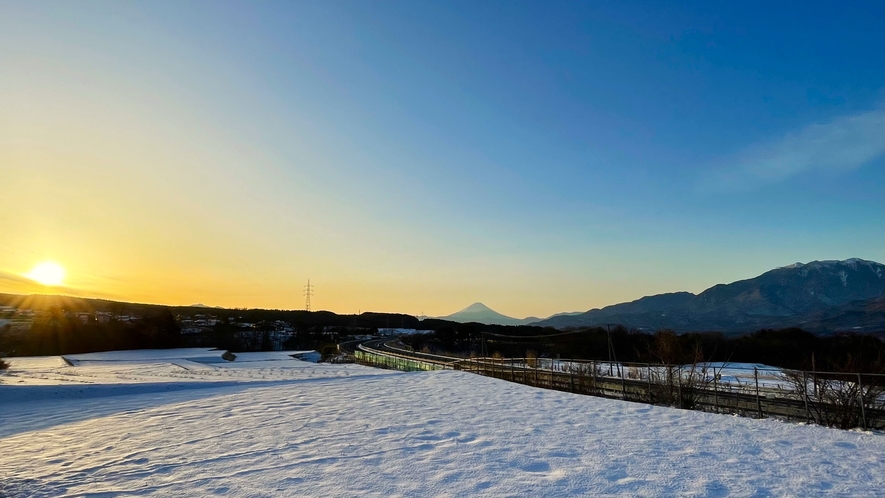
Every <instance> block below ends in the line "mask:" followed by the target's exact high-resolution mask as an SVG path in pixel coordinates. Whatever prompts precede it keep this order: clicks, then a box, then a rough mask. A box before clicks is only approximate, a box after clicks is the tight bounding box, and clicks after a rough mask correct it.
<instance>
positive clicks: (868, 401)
mask: <svg viewBox="0 0 885 498" xmlns="http://www.w3.org/2000/svg"><path fill="white" fill-rule="evenodd" d="M453 368H455V369H458V370H466V371H470V372H473V373H477V374H480V375H485V376H489V377H495V378H499V379H504V380H508V381H511V382H517V383H520V384H526V385H530V386H535V387H543V388H547V389H555V390H558V391H567V392H573V393H579V394H589V395H594V396H601V397H606V398H614V399H622V400H626V401H638V402H643V403H650V404H655V405H665V406H675V407H679V408H685V409H692V410H702V411H708V412H715V413H729V414H737V415H742V416H750V417H756V418H763V417H777V418H781V419H787V420H796V421H803V422H807V423H817V424H821V425H827V426H833V427H840V428H845V429H848V428H852V427H861V428H864V429H885V375H882V374H859V373H841V372H806V371H795V370H783V369H774V368H771V367H760V366H743V365H728V364H711V363H705V364H695V365H654V364H647V363H608V362H594V361H575V360H551V359H533V358H474V359H465V360H458V361H456V362H455V363H453Z"/></svg>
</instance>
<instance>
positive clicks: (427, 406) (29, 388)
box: [0, 350, 885, 497]
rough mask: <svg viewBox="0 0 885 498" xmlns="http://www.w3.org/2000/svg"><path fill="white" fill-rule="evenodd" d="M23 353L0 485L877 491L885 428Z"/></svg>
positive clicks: (308, 374)
mask: <svg viewBox="0 0 885 498" xmlns="http://www.w3.org/2000/svg"><path fill="white" fill-rule="evenodd" d="M218 353H219V352H208V351H206V350H175V351H164V352H125V353H100V354H94V355H73V356H68V357H66V358H67V360H68V361H65V360H63V359H61V358H59V357H47V358H27V359H12V361H11V362H10V363H11V364H12V367H11V369H10V371H9V372H7V373H4V374H0V495H3V494H5V495H6V496H8V497H19V496H22V497H25V496H27V497H31V496H45V497H56V496H143V495H154V496H215V495H218V496H250V497H251V496H384V497H389V496H403V497H413V496H459V497H460V496H557V497H558V496H710V497H716V496H719V497H721V496H760V497H761V496H797V497H806V496H851V497H865V496H882V494H883V489H885V436H883V435H881V434H871V433H862V432H848V431H841V430H835V429H827V428H823V427H816V426H804V425H797V424H791V423H782V422H778V421H774V420H752V419H746V418H737V417H730V416H722V415H713V414H706V413H700V412H692V411H683V410H676V409H670V408H662V407H654V406H648V405H643V404H638V403H627V402H621V401H616V400H607V399H601V398H594V397H586V396H579V395H572V394H568V393H563V392H555V391H546V390H541V389H535V388H531V387H527V386H522V385H518V384H512V383H508V382H505V381H500V380H496V379H491V378H487V377H481V376H477V375H472V374H470V373H467V372H461V371H436V372H413V373H400V372H393V371H386V370H375V369H371V368H367V367H361V366H358V365H329V364H312V363H306V362H301V361H297V360H292V359H289V358H288V357H287V356H285V355H279V354H274V353H269V354H256V355H254V356H251V355H242V356H238V358H237V361H235V362H232V363H228V362H218V361H217V360H216V357H217V356H218Z"/></svg>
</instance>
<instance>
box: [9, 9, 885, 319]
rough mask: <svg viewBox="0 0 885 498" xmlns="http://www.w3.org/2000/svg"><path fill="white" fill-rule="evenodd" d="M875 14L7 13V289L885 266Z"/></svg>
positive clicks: (75, 290) (180, 293)
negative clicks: (850, 262) (50, 270)
mask: <svg viewBox="0 0 885 498" xmlns="http://www.w3.org/2000/svg"><path fill="white" fill-rule="evenodd" d="M883 18H885V6H883V4H882V3H881V2H878V3H877V2H868V3H863V4H858V5H855V6H853V7H852V8H851V9H848V8H844V7H841V6H840V5H837V4H833V3H830V2H802V3H799V2H796V3H779V4H766V3H756V4H746V3H743V4H719V5H713V4H710V3H708V2H696V3H691V4H682V5H679V6H675V5H670V4H668V5H663V6H662V5H659V4H654V3H644V2H624V3H619V4H617V5H611V6H608V5H588V4H585V3H581V2H560V3H556V4H549V3H542V2H480V3H477V2H444V3H430V2H387V1H385V2H335V1H328V2H313V3H309V2H301V3H290V2H263V3H260V4H253V3H246V2H187V3H173V2H169V3H161V2H129V3H117V2H104V1H96V2H82V3H61V2H59V3H34V2H4V3H2V4H0V44H2V46H3V47H4V50H3V51H0V109H3V111H2V112H0V178H2V179H3V183H2V185H3V193H2V195H0V226H2V227H3V235H2V237H0V292H14V293H29V292H58V293H68V294H72V295H80V296H84V297H101V298H109V299H117V300H125V301H137V302H147V303H159V304H177V305H186V304H191V303H206V304H207V305H210V306H225V307H261V308H282V309H297V308H300V307H302V306H303V302H304V299H303V296H302V286H303V285H304V284H305V283H306V281H307V279H308V278H310V279H311V281H312V283H313V284H314V285H315V286H316V294H315V296H314V298H313V305H314V307H315V308H316V309H328V310H331V311H335V312H339V313H355V312H357V311H358V310H363V311H366V310H372V311H387V312H403V313H409V314H412V315H419V314H426V315H429V316H442V315H446V314H449V313H452V312H454V311H456V310H459V309H462V308H463V307H464V306H466V305H467V304H469V303H473V302H483V303H485V304H487V305H488V306H490V307H491V308H493V309H494V310H496V311H498V312H500V313H503V314H505V315H509V316H514V317H525V316H539V317H544V316H549V315H551V314H554V313H558V312H563V311H575V310H588V309H591V308H601V307H603V306H606V305H609V304H614V303H619V302H626V301H631V300H634V299H637V298H639V297H642V296H645V295H652V294H657V293H663V292H675V291H681V290H685V291H690V292H695V293H697V292H700V291H702V290H703V289H706V288H708V287H710V286H712V285H714V284H717V283H728V282H733V281H735V280H739V279H744V278H751V277H754V276H756V275H759V274H761V273H763V272H765V271H767V270H770V269H773V268H776V267H780V266H785V265H789V264H791V263H794V262H797V261H799V262H809V261H813V260H827V259H836V260H842V259H847V258H852V257H859V258H863V259H868V260H874V261H885V257H883V256H885V250H883V248H885V230H883V229H882V227H883V226H885V196H883V192H885V168H883V156H885V93H883V82H885V26H883V23H882V19H883ZM46 262H53V264H57V265H59V268H60V269H61V268H63V270H64V272H63V274H59V273H58V271H55V273H54V274H52V275H48V274H47V275H44V276H45V277H46V278H45V279H44V282H45V283H57V284H58V285H57V286H56V287H45V286H43V284H40V283H37V281H35V280H33V279H31V278H30V277H26V276H27V275H34V273H33V270H34V269H35V268H36V267H37V266H38V265H40V264H41V263H46ZM43 268H46V267H43ZM29 272H30V273H29ZM44 273H45V272H44ZM58 275H62V276H63V277H64V280H63V283H62V280H61V276H58ZM49 277H52V278H49ZM55 277H58V278H55Z"/></svg>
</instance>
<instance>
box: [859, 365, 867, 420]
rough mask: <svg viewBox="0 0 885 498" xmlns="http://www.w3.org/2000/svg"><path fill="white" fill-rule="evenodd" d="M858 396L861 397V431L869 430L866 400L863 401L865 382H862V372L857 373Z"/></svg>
mask: <svg viewBox="0 0 885 498" xmlns="http://www.w3.org/2000/svg"><path fill="white" fill-rule="evenodd" d="M857 395H858V396H859V397H860V400H859V401H860V417H861V419H860V420H861V423H862V424H863V425H861V429H863V430H866V429H867V412H866V409H865V408H864V400H863V382H861V380H860V372H858V373H857Z"/></svg>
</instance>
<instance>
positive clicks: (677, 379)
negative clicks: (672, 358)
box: [676, 365, 682, 408]
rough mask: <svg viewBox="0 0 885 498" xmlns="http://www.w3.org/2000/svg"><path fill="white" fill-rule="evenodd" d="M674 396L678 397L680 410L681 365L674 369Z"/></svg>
mask: <svg viewBox="0 0 885 498" xmlns="http://www.w3.org/2000/svg"><path fill="white" fill-rule="evenodd" d="M676 382H678V384H676V385H677V386H678V387H677V388H676V395H677V396H679V408H682V365H680V366H678V367H676Z"/></svg>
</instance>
